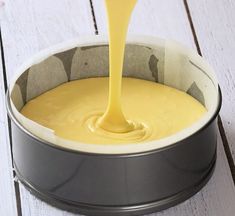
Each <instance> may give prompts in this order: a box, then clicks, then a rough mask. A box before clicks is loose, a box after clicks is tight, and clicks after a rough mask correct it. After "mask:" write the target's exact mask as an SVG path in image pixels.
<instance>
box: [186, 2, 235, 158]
mask: <svg viewBox="0 0 235 216" xmlns="http://www.w3.org/2000/svg"><path fill="white" fill-rule="evenodd" d="M188 4H189V7H190V10H191V15H192V19H193V22H194V26H195V29H196V34H197V37H198V40H199V43H200V45H201V50H202V54H203V56H204V57H205V58H206V59H207V60H208V61H209V62H210V63H211V65H212V66H213V67H214V69H215V71H216V73H217V76H218V78H219V82H220V85H221V87H222V93H223V107H222V110H221V117H222V121H223V125H224V127H225V131H226V135H227V138H228V142H229V144H230V147H231V151H232V155H233V159H234V161H235V133H234V131H235V73H234V71H235V61H234V57H235V54H234V50H235V13H234V11H235V1H233V0H217V1H214V0H207V1H204V0H188Z"/></svg>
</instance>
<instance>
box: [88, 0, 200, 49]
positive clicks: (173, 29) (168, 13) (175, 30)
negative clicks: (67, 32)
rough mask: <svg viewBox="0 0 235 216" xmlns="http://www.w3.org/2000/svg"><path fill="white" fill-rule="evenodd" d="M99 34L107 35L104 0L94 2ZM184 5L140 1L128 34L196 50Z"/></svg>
mask: <svg viewBox="0 0 235 216" xmlns="http://www.w3.org/2000/svg"><path fill="white" fill-rule="evenodd" d="M92 2H93V6H94V12H95V15H96V22H97V27H98V31H99V34H107V25H106V20H107V16H106V11H105V7H104V0H92ZM189 29H190V25H189V22H188V20H187V14H186V13H185V11H184V5H183V4H182V2H179V1H178V0H171V1H169V0H167V1H164V0H158V1H156V0H144V1H138V3H137V5H136V7H135V10H134V13H133V14H132V18H131V22H130V26H129V32H128V34H141V35H152V36H158V37H162V38H167V39H171V40H176V41H179V42H181V43H183V44H186V45H188V46H189V47H191V48H194V49H196V48H195V44H194V40H193V37H192V34H191V31H190V30H189Z"/></svg>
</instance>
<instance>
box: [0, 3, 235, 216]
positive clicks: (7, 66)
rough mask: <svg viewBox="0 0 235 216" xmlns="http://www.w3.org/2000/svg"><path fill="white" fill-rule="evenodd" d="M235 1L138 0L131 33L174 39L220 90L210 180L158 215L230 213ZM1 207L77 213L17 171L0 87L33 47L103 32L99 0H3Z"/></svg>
mask: <svg viewBox="0 0 235 216" xmlns="http://www.w3.org/2000/svg"><path fill="white" fill-rule="evenodd" d="M234 11H235V1H234V0H139V1H138V5H137V7H136V9H135V13H134V14H133V18H132V21H131V26H130V31H129V32H130V33H138V34H147V35H156V36H160V37H164V38H168V39H174V40H177V41H179V42H182V43H183V44H185V45H187V46H189V47H191V48H193V49H195V50H197V51H198V52H199V54H201V55H203V56H204V57H205V58H206V59H207V60H208V61H209V62H210V63H211V64H212V66H213V67H214V69H215V71H216V73H217V76H218V79H219V82H220V85H221V88H222V92H223V107H222V111H221V119H220V120H219V122H218V161H217V166H216V170H215V173H214V175H213V177H212V179H211V180H210V181H209V183H208V184H207V185H206V186H205V187H204V188H203V189H202V190H201V191H200V192H199V193H197V194H196V195H195V196H194V197H192V198H191V199H189V200H187V201H186V202H184V203H182V204H180V205H178V206H176V207H173V208H170V209H168V210H165V211H163V212H160V213H155V214H153V215H155V216H160V215H162V216H163V215H164V216H190V215H193V216H234V215H235V188H234V183H235V166H234V160H235V52H234V50H235V13H234ZM0 27H1V50H0V57H1V58H0V92H1V93H0V215H1V216H15V215H19V216H21V215H23V216H28V215H32V216H55V215H56V216H62V215H69V216H70V215H74V214H71V213H68V212H65V211H61V210H58V209H56V208H54V207H51V206H49V205H48V204H46V203H44V202H41V201H40V200H38V199H37V198H35V197H34V196H33V195H31V194H30V193H29V192H28V191H27V190H26V189H25V188H24V187H23V185H21V183H20V182H18V181H17V179H16V178H15V177H14V175H15V173H14V169H13V167H12V155H11V147H10V143H11V139H10V137H11V130H10V128H11V125H10V124H9V121H8V118H7V115H6V110H5V101H4V100H5V91H6V88H7V85H8V83H9V81H10V79H11V78H12V76H13V75H14V72H15V69H16V68H17V67H18V66H19V65H20V64H22V63H23V62H24V61H25V60H26V59H27V58H29V57H30V56H31V55H33V54H35V53H37V52H38V51H40V50H42V49H44V48H47V47H49V46H51V45H54V44H57V43H59V42H62V41H65V40H70V39H73V38H76V37H81V36H84V35H94V34H107V29H106V16H105V11H104V2H103V0H59V1H55V0H40V1H37V0H5V1H4V0H0Z"/></svg>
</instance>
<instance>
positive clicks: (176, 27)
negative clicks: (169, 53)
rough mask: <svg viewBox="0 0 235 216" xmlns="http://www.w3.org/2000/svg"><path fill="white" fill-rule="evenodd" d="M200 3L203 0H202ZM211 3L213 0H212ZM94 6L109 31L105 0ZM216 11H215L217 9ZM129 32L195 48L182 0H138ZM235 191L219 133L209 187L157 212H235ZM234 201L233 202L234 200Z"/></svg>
mask: <svg viewBox="0 0 235 216" xmlns="http://www.w3.org/2000/svg"><path fill="white" fill-rule="evenodd" d="M192 2H194V4H197V1H193V0H192ZM200 2H202V0H201V1H200ZM210 2H212V0H211V1H210ZM213 2H214V1H213ZM93 5H94V11H95V14H96V20H97V26H98V30H99V34H106V32H107V30H106V29H107V28H106V18H105V16H104V13H105V9H104V4H103V1H102V0H93ZM194 7H195V6H193V7H192V10H193V9H194ZM208 10H209V9H208ZM210 10H213V7H210ZM214 13H216V11H215V12H214ZM204 14H205V13H198V14H197V16H198V17H201V19H205V17H203V16H204ZM202 22H203V21H202ZM219 23H221V22H219ZM207 28H208V29H210V27H209V26H207ZM218 29H219V26H218ZM129 32H130V33H141V34H143V33H144V34H149V35H156V36H161V37H164V38H168V39H174V40H177V41H179V42H182V43H183V44H185V45H187V46H189V47H192V48H194V49H195V44H194V40H193V35H192V30H191V28H190V25H189V21H188V19H187V13H186V10H185V6H184V4H183V1H177V0H159V1H156V0H145V1H138V4H137V7H136V9H135V12H134V14H133V17H132V23H131V25H130V30H129ZM202 40H203V39H202ZM202 47H203V44H202ZM210 52H211V51H210V49H209V48H208V56H209V55H210V54H212V55H213V53H210ZM231 56H232V54H231ZM231 59H232V57H231ZM221 76H223V75H221ZM219 79H221V77H219ZM231 82H232V81H231ZM227 105H228V104H227ZM230 118H231V117H230ZM218 133H219V132H218ZM234 192H235V190H234V185H233V180H232V176H231V172H230V169H229V166H228V162H227V158H226V155H225V152H224V148H223V144H222V141H221V138H220V136H219V138H218V161H217V167H216V170H215V174H214V176H213V177H212V179H211V180H210V182H209V183H208V184H207V185H206V187H205V188H204V189H203V190H202V191H200V192H199V193H198V194H197V195H196V196H194V197H193V198H191V199H189V200H188V201H186V202H185V203H183V204H181V205H178V206H176V207H173V208H171V209H169V210H166V211H164V212H161V213H157V214H154V215H157V216H158V215H167V216H171V215H172V216H173V215H174V216H184V215H185V216H186V215H194V216H201V215H208V216H211V215H218V216H219V215H228V216H230V215H234V212H235V206H234V205H233V204H232V203H234V201H235V193H234ZM231 200H233V201H232V202H231Z"/></svg>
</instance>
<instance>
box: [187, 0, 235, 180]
mask: <svg viewBox="0 0 235 216" xmlns="http://www.w3.org/2000/svg"><path fill="white" fill-rule="evenodd" d="M183 2H184V6H185V10H186V13H187V16H188V21H189V24H190V27H191V31H192V35H193V38H194V42H195V45H196V48H197V52H198V54H199V55H200V56H203V55H202V51H201V48H200V44H199V41H198V37H197V33H196V30H195V27H194V24H193V19H192V16H191V12H190V9H189V5H188V2H187V0H183ZM217 124H218V128H219V133H220V136H221V139H222V143H223V147H224V151H225V154H226V157H227V160H228V164H229V169H230V171H231V175H232V178H233V183H234V185H235V165H234V161H233V157H232V153H231V150H230V146H229V143H228V139H227V136H226V133H225V130H224V126H223V121H222V119H221V117H220V115H219V116H218V122H217Z"/></svg>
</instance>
